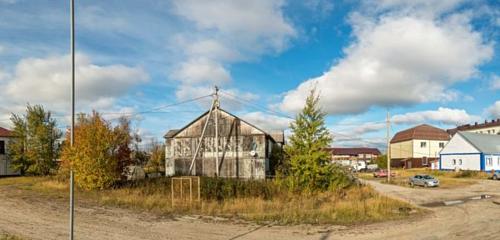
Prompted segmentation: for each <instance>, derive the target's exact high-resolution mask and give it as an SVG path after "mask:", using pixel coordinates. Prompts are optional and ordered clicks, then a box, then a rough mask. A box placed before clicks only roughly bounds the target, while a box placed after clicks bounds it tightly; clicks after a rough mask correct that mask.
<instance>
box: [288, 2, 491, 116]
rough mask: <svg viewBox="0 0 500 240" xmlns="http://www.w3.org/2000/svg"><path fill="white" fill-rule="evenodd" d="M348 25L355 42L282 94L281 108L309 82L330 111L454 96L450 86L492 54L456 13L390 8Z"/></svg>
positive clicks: (297, 99)
mask: <svg viewBox="0 0 500 240" xmlns="http://www.w3.org/2000/svg"><path fill="white" fill-rule="evenodd" d="M398 2H399V1H398ZM351 24H352V27H353V29H354V37H355V41H354V43H353V44H351V45H350V46H349V47H347V48H346V49H345V54H346V56H345V57H344V58H343V59H340V60H339V61H338V63H335V64H334V65H333V66H332V67H331V68H330V69H329V70H328V71H326V72H325V73H323V74H322V75H321V76H319V77H315V78H311V79H308V80H306V81H305V82H303V83H302V84H300V85H299V86H298V87H297V88H296V89H294V90H291V91H289V92H287V93H286V95H285V97H284V98H283V101H282V103H281V109H283V110H285V111H298V110H299V109H300V108H301V107H302V106H303V103H304V101H305V98H306V96H307V94H308V92H309V90H310V89H311V88H312V87H313V86H314V85H316V86H317V88H318V89H319V91H320V92H321V96H322V99H321V103H322V106H323V108H324V109H325V110H326V111H327V112H328V113H331V114H347V113H361V112H364V111H367V110H368V109H369V108H370V107H371V106H384V107H386V106H404V105H410V104H415V103H422V102H433V101H449V100H454V99H456V98H457V97H458V96H460V95H461V94H460V93H459V92H457V91H454V90H450V89H449V87H451V86H453V84H455V83H457V82H460V81H465V80H468V79H469V78H470V77H472V76H474V74H476V73H477V66H478V65H480V64H481V63H483V62H485V61H488V60H490V59H491V57H492V55H493V48H492V45H491V44H489V43H485V42H484V40H483V39H482V37H481V34H480V33H478V32H476V31H474V30H473V29H472V27H471V25H470V19H469V17H467V16H465V15H461V14H450V15H448V16H446V17H442V18H439V19H436V18H428V17H422V16H415V15H411V14H408V15H402V16H401V15H398V14H393V12H391V13H386V14H384V15H381V16H379V17H376V18H375V19H373V18H369V17H363V16H362V15H361V14H359V13H354V14H352V17H351Z"/></svg>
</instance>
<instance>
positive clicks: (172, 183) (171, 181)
mask: <svg viewBox="0 0 500 240" xmlns="http://www.w3.org/2000/svg"><path fill="white" fill-rule="evenodd" d="M170 191H171V192H170V195H172V208H173V207H174V178H170Z"/></svg>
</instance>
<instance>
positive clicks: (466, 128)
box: [447, 119, 500, 135]
mask: <svg viewBox="0 0 500 240" xmlns="http://www.w3.org/2000/svg"><path fill="white" fill-rule="evenodd" d="M458 131H462V132H474V133H482V134H496V135H500V119H496V120H495V119H493V120H491V121H488V120H485V121H484V123H477V122H475V123H474V124H465V125H461V126H458V127H456V128H452V129H448V130H447V132H448V133H449V134H450V135H455V133H457V132H458Z"/></svg>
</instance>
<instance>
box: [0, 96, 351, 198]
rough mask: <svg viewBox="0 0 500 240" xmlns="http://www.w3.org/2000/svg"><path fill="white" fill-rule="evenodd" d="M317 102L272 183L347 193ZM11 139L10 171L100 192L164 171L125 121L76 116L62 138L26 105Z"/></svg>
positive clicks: (159, 147) (160, 152)
mask: <svg viewBox="0 0 500 240" xmlns="http://www.w3.org/2000/svg"><path fill="white" fill-rule="evenodd" d="M319 103H320V97H319V95H318V94H316V90H315V89H312V90H311V92H310V94H309V96H308V97H307V99H306V102H305V105H304V107H303V109H302V111H301V112H300V113H298V114H297V115H296V117H295V121H293V122H292V123H291V124H290V129H291V135H290V137H289V139H288V144H286V145H285V147H284V156H282V157H281V160H280V162H279V166H278V169H277V182H278V183H280V184H282V185H284V186H285V187H287V188H289V189H290V190H292V191H297V190H298V191H325V190H332V189H339V188H346V187H348V186H350V185H351V184H352V183H353V182H354V178H353V177H352V176H351V175H350V174H349V173H348V171H347V170H346V169H345V168H343V167H341V166H339V165H336V164H332V163H331V157H330V154H329V153H328V152H327V151H326V149H327V148H328V147H329V146H330V145H331V143H332V136H331V134H330V132H329V130H328V128H327V127H326V124H325V116H326V114H325V113H324V112H323V111H322V110H321V107H320V104H319ZM11 120H12V123H13V125H14V128H13V133H14V134H13V135H14V138H13V139H12V141H10V144H9V149H10V152H9V154H10V157H11V159H12V166H13V167H14V169H15V170H19V171H20V172H21V174H28V175H49V174H54V175H58V176H60V177H61V179H67V177H68V175H69V172H70V170H73V171H74V173H75V182H76V184H77V186H79V187H80V188H83V189H87V190H92V189H105V188H108V187H110V186H112V185H113V184H114V183H115V182H116V181H117V180H119V179H121V178H123V177H124V176H125V173H126V171H127V167H128V166H130V165H140V166H143V167H145V168H147V169H149V170H150V171H153V172H159V171H160V169H161V168H162V167H163V166H164V161H165V146H164V145H163V144H161V143H158V142H155V141H153V142H152V143H151V144H150V148H149V149H148V150H147V151H144V150H141V149H140V148H139V143H140V142H141V138H140V136H139V135H138V134H135V133H133V130H132V128H131V122H130V120H129V119H127V118H125V117H122V118H120V119H119V120H118V122H117V123H115V124H113V123H112V122H110V121H107V120H105V119H104V118H103V117H102V115H101V114H99V113H98V112H96V111H93V112H92V113H91V114H79V115H78V117H77V121H76V125H75V128H74V139H75V142H74V146H73V147H72V146H71V145H70V144H69V143H70V131H69V130H68V131H66V133H65V136H64V137H63V133H62V132H61V131H60V130H59V129H58V128H57V121H56V120H55V119H54V118H53V117H52V114H51V112H50V111H46V110H45V109H44V108H43V107H42V106H40V105H35V106H30V105H28V106H27V108H26V113H25V114H24V115H16V114H12V117H11Z"/></svg>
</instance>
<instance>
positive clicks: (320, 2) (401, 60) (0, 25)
mask: <svg viewBox="0 0 500 240" xmlns="http://www.w3.org/2000/svg"><path fill="white" fill-rule="evenodd" d="M76 2H77V4H76V34H77V37H76V42H77V43H76V48H77V57H76V60H77V71H76V74H77V79H76V81H77V93H76V98H77V111H78V112H89V111H91V110H92V109H95V110H98V111H100V112H103V113H104V116H106V118H108V119H111V120H112V119H114V118H116V117H117V116H119V115H120V114H128V115H130V116H131V117H132V118H133V119H134V126H135V127H136V128H137V129H138V131H139V132H140V133H141V134H143V135H144V136H145V138H149V137H156V138H160V137H161V136H162V135H163V134H164V133H165V132H166V131H167V130H169V129H172V128H179V127H182V126H183V125H185V124H186V123H188V122H189V121H190V120H192V119H193V118H194V117H196V116H197V115H199V114H200V113H202V112H203V111H205V110H206V108H207V107H208V103H209V101H210V97H204V98H201V99H198V100H196V101H189V100H190V99H193V98H198V97H202V96H206V95H208V94H210V93H211V92H212V91H213V86H214V85H218V86H220V87H221V105H222V107H223V108H226V109H228V110H230V111H232V112H234V113H235V114H236V115H239V116H241V117H242V118H244V119H246V120H248V121H251V122H253V123H254V124H255V125H258V126H260V127H262V128H264V129H268V130H275V129H284V128H286V127H287V125H288V124H289V121H290V118H289V117H290V116H292V117H293V116H294V114H295V113H296V112H297V111H298V110H299V109H300V108H301V106H302V105H303V102H304V98H305V96H306V95H307V94H308V92H309V91H310V89H311V88H313V87H316V88H317V89H318V90H319V92H320V93H321V104H322V107H323V109H324V110H325V111H326V112H327V113H328V119H327V123H328V126H329V127H330V129H331V131H332V132H333V134H334V136H335V142H334V145H337V146H339V145H343V146H354V145H362V146H382V145H383V142H384V141H385V139H384V137H385V124H384V121H385V117H386V112H387V110H389V111H390V113H391V116H392V121H393V122H394V124H393V126H392V129H391V131H393V132H395V131H398V130H401V129H404V128H407V127H411V126H414V125H415V124H420V123H430V124H433V125H436V126H439V127H442V128H449V127H453V126H456V125H457V124H463V123H470V122H475V121H484V120H485V119H492V118H500V70H499V69H500V58H499V54H500V48H499V46H498V40H499V39H500V35H499V34H500V31H499V29H500V3H499V2H498V1H486V0H483V1H482V0H477V1H461V0H411V1H410V0H408V1H405V0H381V1H353V0H338V1H333V0H332V1H327V0H300V1H299V0H288V1H286V0H274V1H273V0H255V1H246V0H242V1H234V0H213V1H203V0H170V1H168V0H161V1H160V0H158V1H156V0H145V1H132V0H131V1H124V0H114V1H113V0H110V1H92V0H88V1H76ZM69 30H70V29H69V1H52V0H38V1H28V0H0V84H1V85H2V87H1V89H2V91H1V93H0V102H1V103H2V104H1V105H0V126H4V127H8V126H9V115H10V113H12V112H14V113H19V112H22V110H23V109H24V108H25V105H26V104H27V103H30V104H43V105H44V106H45V107H46V108H47V109H49V110H51V111H53V112H54V115H55V117H56V118H57V119H58V121H59V126H60V127H61V128H64V127H65V126H66V125H67V124H68V123H67V120H68V114H69V110H70V104H69V100H70V95H69V90H70V85H69V83H70V68H69V67H70V58H69V55H68V54H69ZM183 101H188V102H187V103H184V104H181V105H175V103H178V102H183Z"/></svg>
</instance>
